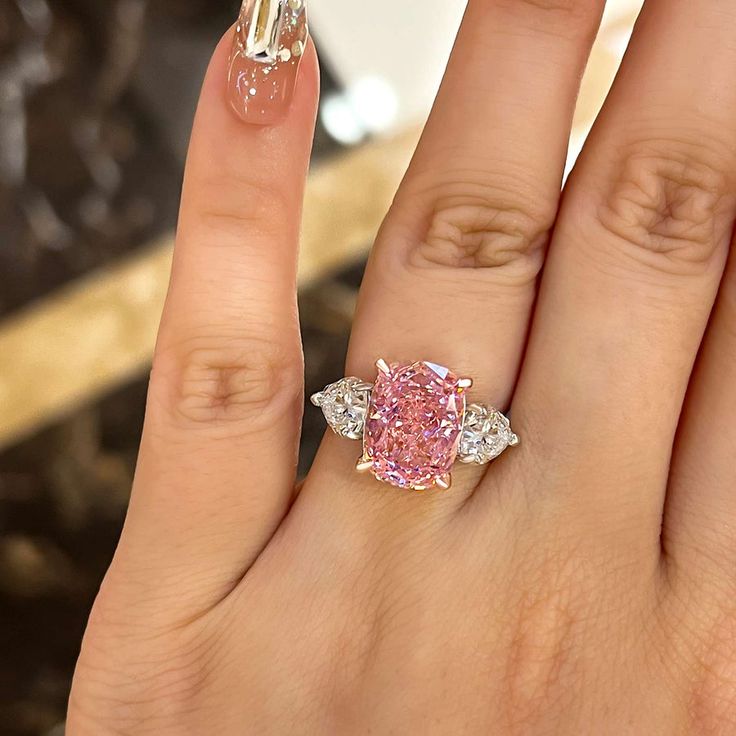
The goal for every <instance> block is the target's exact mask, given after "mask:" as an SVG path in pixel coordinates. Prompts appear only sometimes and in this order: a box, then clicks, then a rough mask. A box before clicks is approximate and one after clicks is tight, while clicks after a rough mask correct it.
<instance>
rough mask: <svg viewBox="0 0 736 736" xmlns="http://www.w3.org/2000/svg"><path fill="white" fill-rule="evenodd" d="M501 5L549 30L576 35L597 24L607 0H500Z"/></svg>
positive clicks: (545, 30)
mask: <svg viewBox="0 0 736 736" xmlns="http://www.w3.org/2000/svg"><path fill="white" fill-rule="evenodd" d="M496 2H497V4H498V6H499V7H501V8H502V9H505V10H509V11H511V12H513V13H515V14H517V15H518V14H521V15H523V16H524V17H525V18H527V19H528V20H529V21H530V22H531V23H534V24H535V28H537V29H538V30H541V31H543V32H545V33H556V34H559V35H574V34H576V33H578V31H579V30H580V29H583V30H585V31H586V32H590V31H591V30H593V29H594V28H595V26H596V25H597V22H598V19H599V17H600V15H601V12H602V8H603V4H602V3H601V2H599V1H598V0H592V1H591V0H496Z"/></svg>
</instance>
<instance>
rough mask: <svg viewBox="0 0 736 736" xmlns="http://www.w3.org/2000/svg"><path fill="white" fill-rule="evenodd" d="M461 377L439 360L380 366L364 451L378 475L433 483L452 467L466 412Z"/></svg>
mask: <svg viewBox="0 0 736 736" xmlns="http://www.w3.org/2000/svg"><path fill="white" fill-rule="evenodd" d="M458 381H459V379H458V377H457V376H456V375H454V374H453V373H451V372H450V371H448V370H447V368H443V367H442V366H439V365H435V364H434V363H425V362H422V363H414V365H396V364H393V365H391V366H390V371H389V373H388V374H386V373H383V372H381V371H379V373H378V378H377V379H376V383H375V386H374V387H373V391H372V394H371V403H370V407H369V410H368V421H367V422H366V428H365V436H364V440H363V441H364V446H363V454H364V455H365V457H366V458H368V459H370V460H372V461H373V466H372V468H371V470H372V472H373V474H374V475H375V476H376V478H378V480H382V481H385V482H386V483H391V484H392V485H395V486H400V487H402V488H431V487H432V486H434V485H435V484H436V483H437V481H438V480H439V479H440V478H442V477H443V476H445V475H447V473H449V472H450V468H451V467H452V464H453V463H454V462H455V457H456V456H457V449H458V444H459V442H460V431H461V429H462V424H463V416H464V415H465V396H464V390H463V389H462V388H461V387H460V386H458Z"/></svg>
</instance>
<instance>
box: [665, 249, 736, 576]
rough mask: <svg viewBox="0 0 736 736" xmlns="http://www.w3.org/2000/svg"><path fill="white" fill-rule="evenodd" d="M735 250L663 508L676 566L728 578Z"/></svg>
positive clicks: (734, 465) (734, 497)
mask: <svg viewBox="0 0 736 736" xmlns="http://www.w3.org/2000/svg"><path fill="white" fill-rule="evenodd" d="M734 488H736V252H732V257H731V260H730V265H729V267H728V269H727V272H726V276H725V277H724V280H723V283H722V285H721V290H720V295H719V297H718V299H717V301H716V307H715V310H714V312H713V317H712V320H711V323H710V325H709V327H708V332H707V335H706V339H705V342H704V344H703V348H702V351H701V354H700V356H699V358H698V362H697V364H696V369H695V372H694V374H693V378H692V380H691V382H690V388H689V390H688V396H687V401H686V403H685V411H684V413H683V417H682V420H681V422H680V430H679V433H678V439H677V443H676V446H675V457H674V462H673V466H672V474H671V477H670V486H669V489H668V493H667V505H666V507H665V523H664V531H663V543H664V547H665V550H666V551H667V552H668V554H669V555H671V556H673V557H674V558H675V560H676V561H677V563H678V564H677V567H678V568H681V569H683V570H685V571H686V572H687V573H692V572H693V570H694V569H696V570H698V569H699V570H702V567H703V566H705V567H706V568H707V569H708V570H710V571H711V572H719V571H720V572H721V573H722V574H725V575H726V577H727V579H729V580H733V570H734V564H735V563H736V494H734Z"/></svg>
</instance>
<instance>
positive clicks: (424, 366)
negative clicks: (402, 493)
mask: <svg viewBox="0 0 736 736" xmlns="http://www.w3.org/2000/svg"><path fill="white" fill-rule="evenodd" d="M376 367H377V368H378V376H377V378H376V382H375V384H371V383H368V382H366V381H363V380H361V379H359V378H355V377H352V376H351V377H347V378H342V379H340V380H339V381H337V382H336V383H332V384H330V385H329V386H327V387H325V388H324V389H323V390H322V391H320V392H319V393H316V394H314V396H312V403H313V404H314V405H315V406H318V407H320V408H321V409H322V412H323V414H324V416H325V419H326V420H327V423H328V425H329V426H330V428H331V429H332V431H333V432H334V433H335V434H337V435H338V436H340V437H345V438H347V439H352V440H362V441H363V454H362V455H361V457H360V459H359V461H358V464H357V468H358V470H360V471H362V472H365V471H370V472H371V473H373V475H374V476H375V477H376V478H377V479H378V480H380V481H383V482H385V483H390V484H391V485H394V486H397V487H399V488H409V489H412V490H417V491H420V490H426V489H428V488H433V487H435V486H437V487H440V488H449V487H450V485H451V483H452V478H451V475H450V470H451V468H452V465H453V464H454V462H455V460H459V461H460V462H463V463H475V464H478V465H484V464H485V463H489V462H490V461H491V460H493V459H495V458H497V457H498V456H499V455H500V454H501V453H502V452H503V451H504V450H506V448H508V447H511V446H514V445H518V444H519V438H518V437H517V436H516V435H515V434H514V433H513V431H512V430H511V424H510V422H509V420H508V418H507V417H505V416H504V415H503V414H502V413H501V412H500V411H498V410H497V409H494V408H493V407H488V406H484V405H482V404H467V403H466V396H465V394H466V393H467V390H468V389H470V388H471V387H472V385H473V381H472V380H471V379H469V378H459V377H458V376H457V375H456V374H454V373H452V372H451V371H450V370H448V369H447V368H444V367H443V366H440V365H437V364H436V363H430V362H428V361H419V362H417V363H413V364H411V365H402V364H398V363H392V364H390V365H389V364H388V363H386V361H384V360H378V361H377V362H376Z"/></svg>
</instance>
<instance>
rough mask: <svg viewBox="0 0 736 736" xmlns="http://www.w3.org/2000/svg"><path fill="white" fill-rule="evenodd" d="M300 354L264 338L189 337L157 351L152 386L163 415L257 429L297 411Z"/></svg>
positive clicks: (192, 423)
mask: <svg viewBox="0 0 736 736" xmlns="http://www.w3.org/2000/svg"><path fill="white" fill-rule="evenodd" d="M301 384H302V358H301V355H300V353H299V351H298V350H290V349H287V348H285V347H283V346H281V345H279V344H277V343H276V342H275V341H273V340H271V339H269V338H268V337H257V336H254V335H250V336H247V337H246V336H243V335H242V334H238V335H237V336H233V337H220V338H218V339H214V338H212V337H207V338H199V337H195V338H191V339H189V340H186V341H183V342H180V343H178V344H176V345H174V346H169V347H167V348H166V349H163V350H159V351H157V354H156V356H155V358H154V363H153V370H152V373H151V386H152V391H153V392H154V394H155V396H156V397H157V399H158V401H159V403H161V402H163V403H164V405H165V407H166V410H167V413H168V414H169V416H171V417H173V418H174V420H176V421H183V422H185V423H186V424H191V425H207V426H212V425H215V426H223V427H229V426H231V425H233V424H236V425H240V424H242V423H245V424H246V425H247V428H248V431H249V432H257V431H259V430H261V429H263V428H265V427H267V426H268V425H269V424H270V423H272V422H273V420H274V419H275V418H277V417H278V416H280V415H283V414H285V413H287V412H298V411H299V409H298V407H299V406H300V404H301V396H302V388H301Z"/></svg>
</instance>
